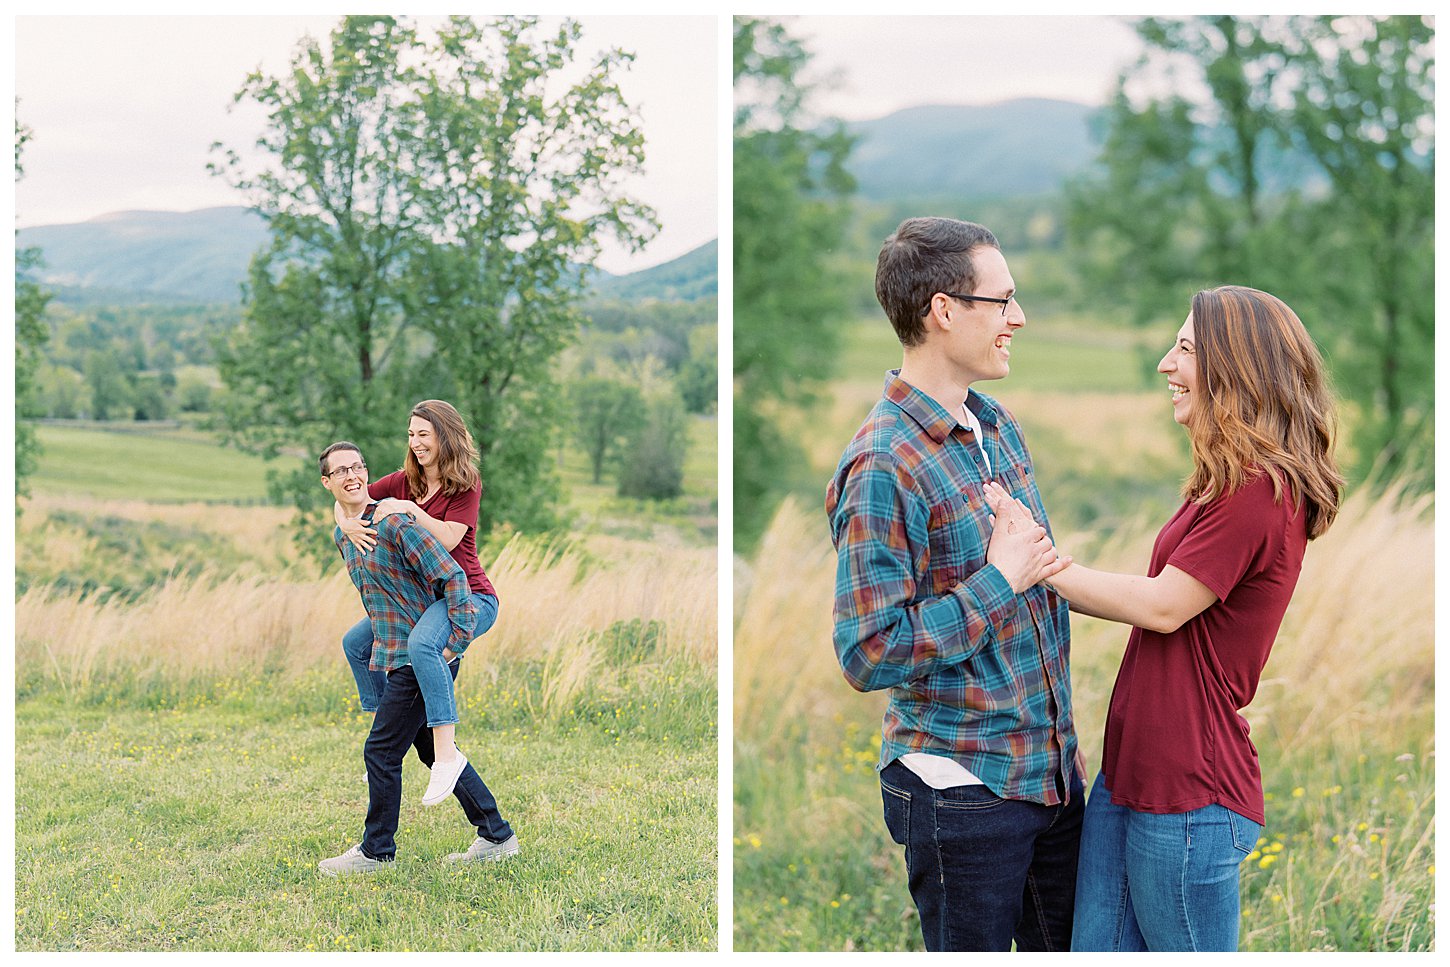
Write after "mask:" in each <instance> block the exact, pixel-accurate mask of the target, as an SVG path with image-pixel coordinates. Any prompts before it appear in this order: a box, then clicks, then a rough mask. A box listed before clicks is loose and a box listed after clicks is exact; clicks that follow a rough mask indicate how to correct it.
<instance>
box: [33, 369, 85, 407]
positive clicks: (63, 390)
mask: <svg viewBox="0 0 1450 967" xmlns="http://www.w3.org/2000/svg"><path fill="white" fill-rule="evenodd" d="M36 388H37V391H38V392H37V393H36V402H35V408H34V409H33V410H32V411H31V412H32V413H34V414H35V415H37V416H50V417H55V418H57V419H62V420H73V419H75V418H76V417H78V416H80V415H81V412H82V411H83V410H85V409H86V408H87V404H86V403H85V402H84V397H85V391H86V381H85V379H83V378H82V377H81V374H80V373H77V372H76V371H75V370H73V369H71V368H70V367H69V366H56V365H53V364H51V363H43V364H42V365H41V366H40V368H39V370H38V371H37V375H36Z"/></svg>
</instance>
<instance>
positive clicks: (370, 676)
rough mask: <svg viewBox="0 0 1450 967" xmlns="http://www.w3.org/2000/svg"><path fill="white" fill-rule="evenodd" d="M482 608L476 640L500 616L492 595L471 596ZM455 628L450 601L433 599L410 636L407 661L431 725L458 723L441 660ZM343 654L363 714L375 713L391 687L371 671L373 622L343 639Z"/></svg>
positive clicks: (366, 620)
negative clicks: (451, 621) (449, 617)
mask: <svg viewBox="0 0 1450 967" xmlns="http://www.w3.org/2000/svg"><path fill="white" fill-rule="evenodd" d="M473 603H474V604H476V605H478V623H477V624H475V625H474V627H473V637H474V638H477V637H478V636H479V635H482V634H484V633H485V632H487V631H488V629H490V628H492V627H493V623H494V621H495V620H496V619H497V618H498V598H496V597H494V596H493V595H491V594H479V593H477V592H475V593H474V595H473ZM452 633H453V626H452V624H451V623H450V622H449V620H448V602H446V601H434V602H433V603H432V604H430V605H429V606H428V610H427V611H424V612H423V616H422V617H421V618H419V619H418V623H417V624H416V625H414V626H413V630H412V631H411V632H410V633H409V634H408V660H409V662H410V664H412V666H413V672H414V674H416V675H417V677H418V689H419V690H420V691H421V692H422V693H423V704H424V706H425V707H426V708H427V710H428V727H429V728H433V727H435V726H438V725H453V724H455V723H457V721H458V703H457V702H456V701H454V698H453V676H451V675H450V674H449V673H448V663H447V662H446V661H444V660H443V649H444V648H446V647H448V638H449V636H450V635H451V634H452ZM342 653H343V654H344V655H346V656H347V663H348V666H349V667H351V668H352V677H353V678H354V679H355V680H356V681H357V698H358V703H359V704H360V705H361V706H362V710H363V711H364V712H376V711H377V710H378V702H379V701H380V700H381V699H382V696H383V686H384V685H385V684H386V683H387V679H388V675H387V672H383V671H374V670H373V669H370V668H368V662H369V661H370V660H371V659H372V655H373V624H372V620H371V619H369V618H364V619H363V620H361V621H359V622H358V623H357V624H355V625H353V626H352V627H351V628H349V629H348V631H347V634H345V635H343V636H342Z"/></svg>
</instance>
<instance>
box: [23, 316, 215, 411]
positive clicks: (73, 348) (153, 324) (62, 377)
mask: <svg viewBox="0 0 1450 967" xmlns="http://www.w3.org/2000/svg"><path fill="white" fill-rule="evenodd" d="M240 315H241V311H240V309H239V308H238V307H236V306H227V305H216V306H165V305H130V306H120V307H108V306H91V307H88V308H82V309H77V308H72V307H70V306H67V305H64V304H62V303H60V302H59V301H58V300H55V301H52V302H51V303H50V304H49V306H48V307H47V311H46V313H45V315H44V319H43V324H44V325H45V327H46V330H47V340H46V343H45V346H44V349H43V350H42V352H41V354H40V356H39V358H38V359H37V362H36V365H35V366H34V368H33V374H34V392H33V393H31V394H30V396H29V397H28V400H27V402H26V405H25V407H24V411H23V412H24V415H25V416H27V417H50V418H54V419H86V420H170V419H176V418H177V417H178V416H181V415H183V414H206V413H209V412H210V411H211V410H212V408H213V405H214V402H215V399H216V394H217V393H218V391H219V390H220V384H219V381H218V379H217V375H216V349H215V343H216V341H217V339H219V338H220V337H221V336H222V334H224V333H225V332H226V331H227V330H228V329H229V328H230V327H232V326H235V325H236V324H237V322H238V320H239V319H240Z"/></svg>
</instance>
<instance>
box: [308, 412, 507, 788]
mask: <svg viewBox="0 0 1450 967" xmlns="http://www.w3.org/2000/svg"><path fill="white" fill-rule="evenodd" d="M477 460H478V449H477V448H476V447H475V446H474V444H473V437H472V436H471V435H470V434H469V432H468V427H466V426H465V425H464V423H463V418H462V417H461V416H459V415H458V411H457V410H456V409H454V408H453V406H452V405H451V404H449V403H446V402H444V401H443V400H424V401H423V402H421V403H419V404H418V405H417V406H414V407H413V411H412V413H411V414H410V417H409V420H408V453H407V456H406V457H405V458H404V461H403V469H401V470H398V471H395V472H393V473H390V474H388V475H387V476H385V477H382V478H381V479H379V480H376V481H374V482H372V483H370V484H369V485H368V496H369V497H370V498H371V499H373V500H376V501H377V502H378V505H377V508H376V510H375V511H374V512H373V516H372V520H373V522H374V523H376V522H377V521H379V520H381V519H382V518H384V517H387V516H388V515H390V514H408V515H410V516H412V518H413V519H414V520H416V521H417V522H418V523H419V524H420V525H421V526H422V527H423V528H424V529H425V530H427V531H428V532H429V533H430V534H432V535H433V536H434V537H436V538H438V540H440V541H442V543H443V546H444V547H446V548H448V551H449V553H450V555H451V556H452V557H453V559H454V560H455V561H457V562H458V565H459V566H460V567H461V568H463V573H464V575H465V576H467V578H468V587H469V590H470V591H471V592H473V597H474V603H475V604H477V605H478V606H479V616H478V624H477V626H476V627H475V628H474V630H473V636H474V637H475V638H477V637H478V636H479V635H482V634H483V633H484V632H486V631H488V629H489V628H491V627H492V626H493V623H494V620H495V619H496V618H497V617H498V595H497V593H496V592H495V591H494V588H493V585H492V584H491V583H490V582H489V580H488V576H487V575H486V574H484V573H483V567H482V566H481V565H480V564H479V562H478V547H477V544H476V542H475V536H474V532H475V530H476V528H477V526H478V501H479V496H480V494H481V491H482V482H481V480H480V478H479V475H478V469H477V466H476V462H477ZM334 510H335V512H336V517H337V524H338V526H339V527H340V528H341V529H342V532H343V533H344V534H345V535H347V537H348V538H349V539H350V540H351V541H352V542H353V543H354V544H355V545H356V546H357V548H358V549H359V550H360V551H362V552H363V553H367V552H368V551H369V550H371V549H372V547H373V546H374V545H375V544H376V543H377V541H376V537H377V531H376V530H374V529H372V528H369V527H367V526H366V525H364V524H363V522H362V521H361V520H357V519H344V518H343V516H342V513H341V508H334ZM449 631H450V629H449V622H448V609H447V605H446V603H445V602H443V601H442V600H440V601H437V602H435V603H434V604H433V605H432V606H431V607H429V608H428V610H427V611H425V612H423V616H422V617H421V618H419V619H418V623H417V625H415V626H414V628H413V631H412V633H411V634H410V635H409V636H408V653H409V655H410V657H411V659H412V665H413V671H414V673H415V674H416V675H417V677H418V687H419V689H420V690H421V691H422V693H423V701H424V705H425V706H426V709H427V714H428V726H429V727H430V728H431V729H432V730H433V748H434V749H435V750H436V751H435V755H436V759H435V761H434V763H433V771H432V775H431V777H430V779H429V783H428V790H427V792H425V793H424V795H423V802H424V804H425V805H430V806H431V805H435V804H437V803H440V802H442V801H443V800H444V799H446V798H447V797H448V794H449V793H451V792H452V791H453V786H454V783H456V782H457V781H458V776H459V774H460V773H462V771H463V768H464V766H465V765H467V760H466V759H465V758H464V757H463V754H462V753H461V752H459V751H458V749H457V746H456V745H455V744H454V726H455V725H456V724H457V722H458V704H457V702H456V700H455V699H454V694H453V678H452V676H451V675H449V673H448V666H447V663H448V662H449V661H451V660H453V658H454V655H453V652H452V651H450V650H449V649H448V648H446V647H445V645H446V644H447V642H448V636H449ZM342 650H343V653H344V654H345V655H347V661H348V664H349V665H350V666H351V668H352V673H353V677H354V678H355V679H356V680H357V690H358V701H359V702H360V703H361V705H362V708H363V710H364V711H367V712H375V711H377V708H378V701H379V700H380V699H381V697H382V694H383V686H384V684H385V683H386V681H387V675H386V673H384V672H381V671H374V670H372V669H370V668H369V667H368V664H369V661H370V659H371V657H372V651H373V633H372V623H371V621H369V619H367V618H364V619H363V620H361V621H359V622H358V623H357V624H356V625H354V626H353V627H352V628H351V629H350V630H349V631H348V632H347V634H345V635H343V638H342Z"/></svg>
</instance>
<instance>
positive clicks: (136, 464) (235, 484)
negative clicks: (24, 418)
mask: <svg viewBox="0 0 1450 967" xmlns="http://www.w3.org/2000/svg"><path fill="white" fill-rule="evenodd" d="M718 425H719V421H718V420H717V419H716V418H715V417H714V416H699V415H695V416H691V417H690V424H689V431H690V437H689V447H688V449H687V450H686V452H685V466H684V481H683V487H684V493H683V494H681V496H679V497H677V498H675V499H674V500H666V501H650V500H630V499H627V498H622V497H619V496H618V495H617V494H616V493H615V490H616V489H617V488H616V484H615V481H614V480H613V479H612V477H611V476H609V475H608V474H606V476H605V478H604V480H603V481H602V482H601V483H598V484H595V483H593V482H592V480H591V475H590V472H589V461H588V458H587V456H585V454H584V453H583V452H581V451H580V450H579V449H578V448H577V447H573V446H566V447H563V448H562V449H561V450H560V452H559V456H558V460H557V463H556V467H557V469H558V472H559V479H560V481H561V483H562V484H563V486H564V494H565V506H564V508H563V510H564V512H565V513H566V514H569V515H571V516H572V518H573V521H574V526H575V528H577V529H579V530H586V531H591V532H595V533H610V534H616V535H619V536H625V537H637V538H640V539H643V540H662V541H665V542H670V543H684V544H689V545H693V546H706V545H713V544H714V543H715V534H716V530H717V522H718V521H717V515H718V502H717V499H716V497H717V495H716V489H717V478H716V473H715V467H716V460H717V455H718V450H719V446H718V441H717V433H718ZM37 436H38V437H39V440H40V443H41V446H42V447H43V448H44V452H43V455H42V458H41V461H40V465H39V467H38V469H37V471H36V473H35V475H34V476H33V477H31V478H30V492H31V493H32V494H34V495H35V496H36V497H37V498H46V497H65V498H82V499H95V498H101V499H114V500H123V501H138V500H139V501H147V502H159V503H197V502H209V503H228V504H237V503H241V504H259V503H262V502H264V501H265V500H266V497H267V478H266V472H267V468H268V467H269V466H271V464H269V463H268V462H267V461H265V460H263V459H261V458H260V457H255V456H252V455H250V454H246V453H242V452H240V451H238V450H236V449H233V448H224V447H219V446H218V445H217V443H216V439H215V437H214V436H213V435H211V434H208V433H205V432H203V431H199V430H196V429H191V428H187V427H170V426H167V427H152V426H148V425H146V424H135V423H115V424H87V425H84V426H66V425H58V424H50V425H45V426H41V427H38V428H37ZM383 472H387V471H383ZM381 475H382V474H381V473H377V472H376V471H375V476H381Z"/></svg>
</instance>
